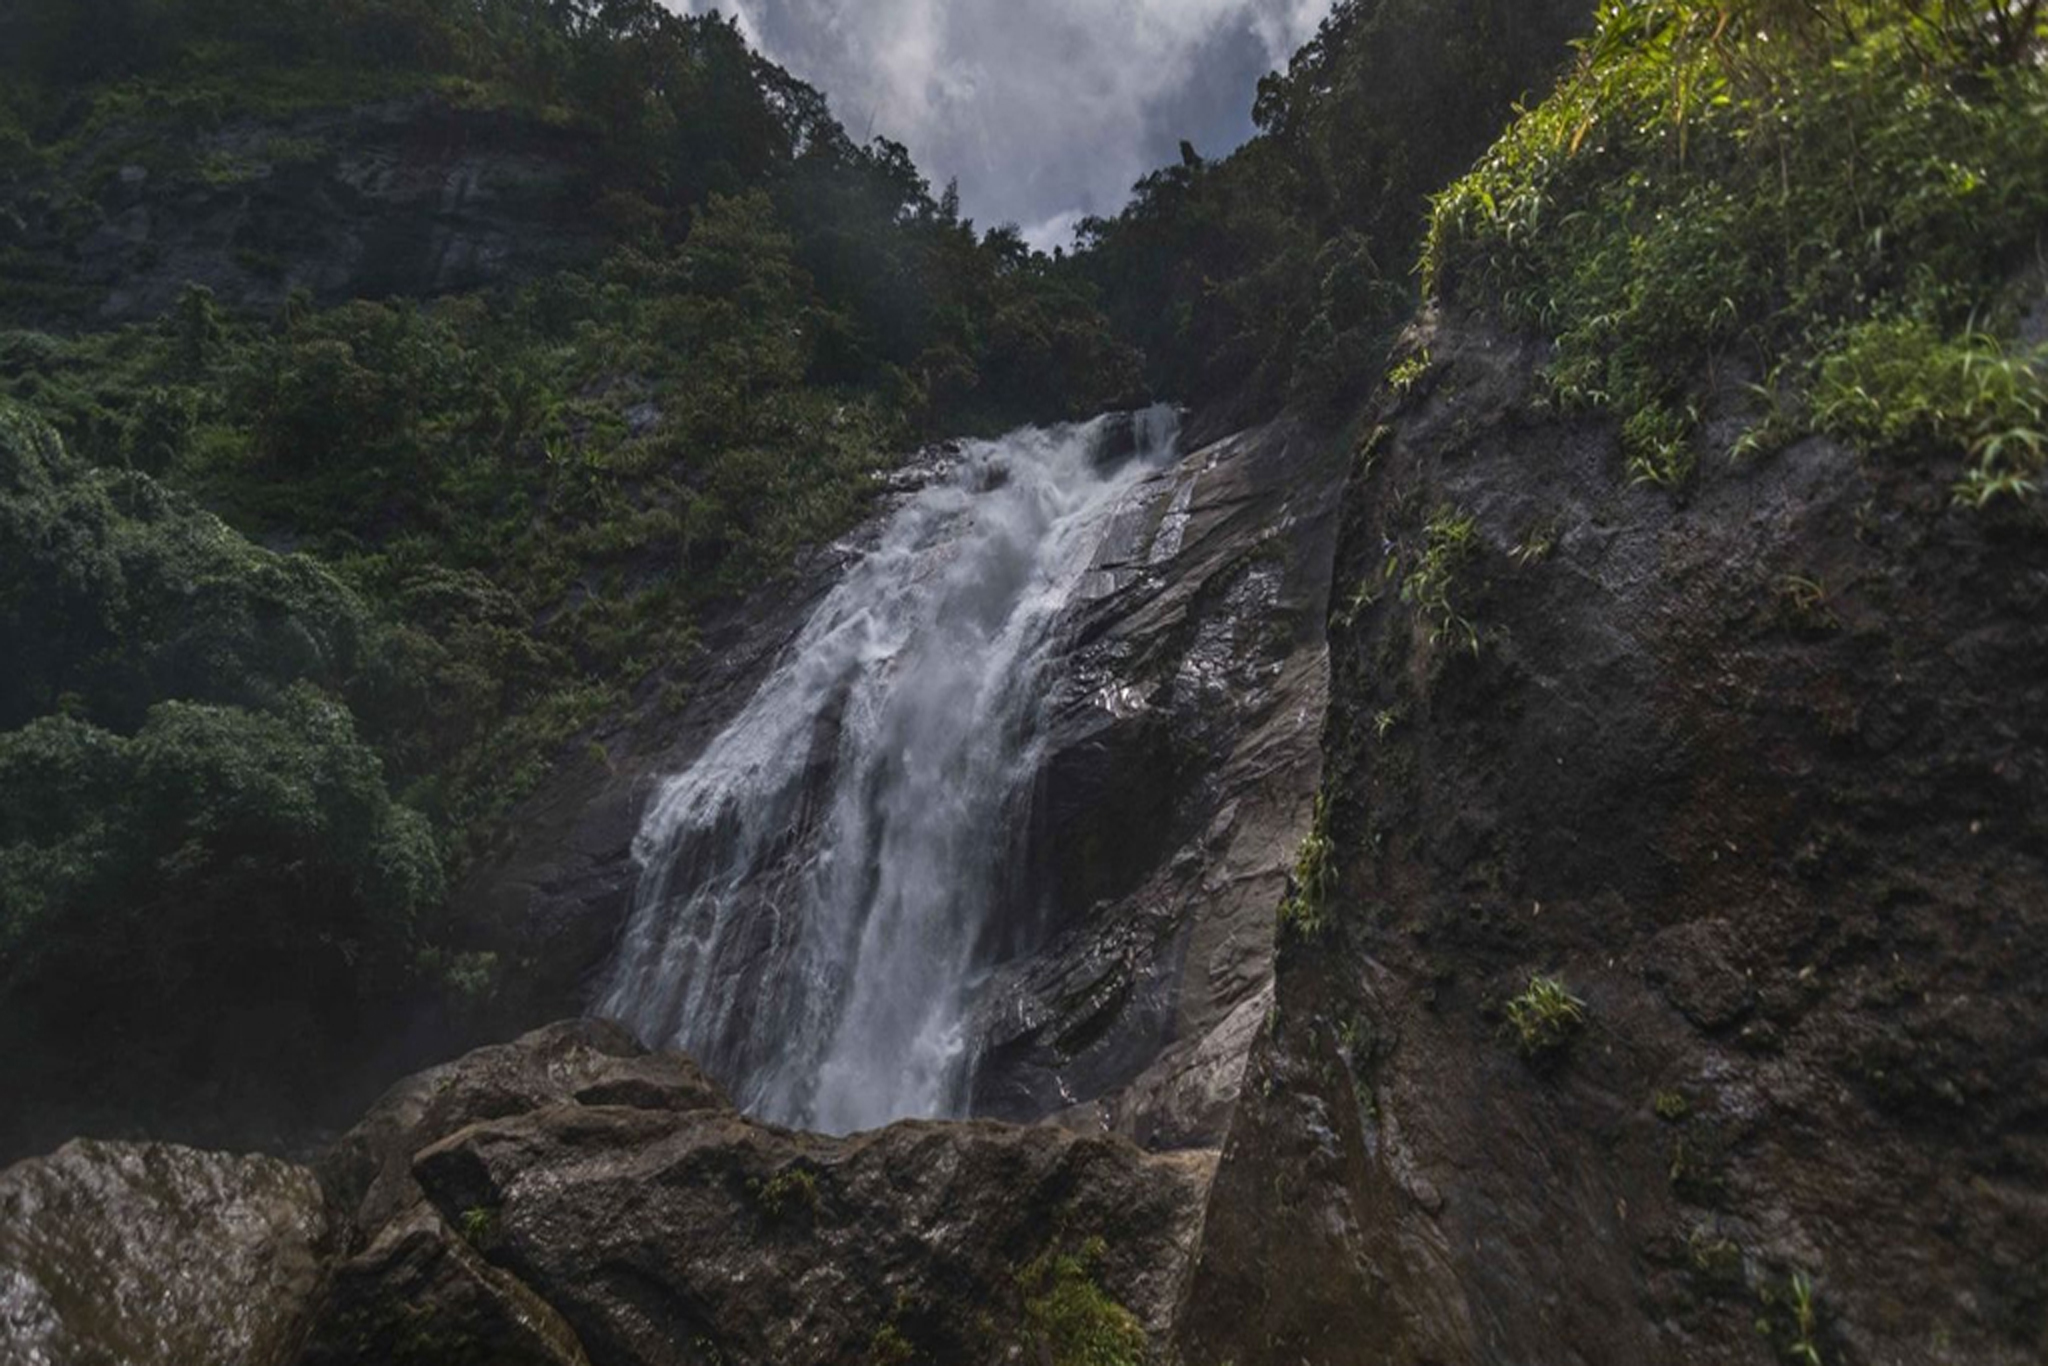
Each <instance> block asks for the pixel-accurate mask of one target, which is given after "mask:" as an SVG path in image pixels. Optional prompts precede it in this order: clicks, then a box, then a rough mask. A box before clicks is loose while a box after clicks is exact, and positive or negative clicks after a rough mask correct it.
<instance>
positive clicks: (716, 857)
mask: <svg viewBox="0 0 2048 1366" xmlns="http://www.w3.org/2000/svg"><path fill="white" fill-rule="evenodd" d="M1109 431H1110V429H1109V427H1108V424H1107V423H1106V422H1103V421H1098V422H1095V423H1090V424H1087V425H1084V426H1078V427H1068V428H1059V429H1054V430H1048V431H1026V432H1021V433H1018V434H1016V435H1013V436H1011V437H1008V438H1006V439H1004V440H1002V441H998V442H988V443H977V444H975V445H972V446H970V447H968V448H967V449H966V450H965V451H964V452H963V455H962V458H961V460H960V463H959V467H958V469H957V471H956V472H955V474H954V476H953V477H952V478H951V479H950V480H947V481H945V482H942V483H940V484H937V485H934V486H932V487H930V488H927V489H926V490H924V491H923V492H922V493H919V494H918V495H916V496H915V497H914V498H912V499H911V500H910V501H909V502H908V503H907V504H906V505H905V506H904V507H903V508H902V509H901V510H900V511H898V512H897V513H896V515H895V516H894V517H893V518H892V519H891V520H890V522H889V524H888V525H887V527H886V529H885V530H884V532H883V534H882V538H881V541H880V544H879V545H878V546H877V547H876V548H875V549H874V550H873V551H872V552H871V553H870V554H868V555H867V556H866V557H865V558H864V559H863V560H862V561H861V562H859V563H858V564H857V565H855V566H854V567H853V569H852V570H851V571H850V572H849V573H848V574H847V575H846V577H845V579H844V580H843V581H842V582H841V583H840V585H839V586H838V587H837V588H836V589H835V590H834V591H833V592H832V593H831V594H830V595H829V596H828V597H827V598H826V599H825V601H824V602H823V604H822V605H821V606H819V608H818V609H817V611H816V612H815V613H814V614H813V615H812V617H811V619H810V621H809V622H808V623H807V625H806V626H805V628H804V630H803V632H802V634H801V635H800V636H799V638H798V639H797V641H796V643H795V644H794V645H793V646H792V647H791V649H790V651H789V652H788V654H787V655H786V656H785V658H784V660H783V661H782V662H781V663H780V664H779V665H778V667H777V668H776V670H775V671H774V673H773V674H772V675H771V676H770V677H769V678H768V680H767V681H766V682H765V683H764V684H763V685H762V686H761V688H760V690H759V691H758V692H757V693H756V694H755V695H754V697H753V699H752V700H751V701H750V702H749V703H748V704H747V706H746V708H745V709H744V710H743V711H742V712H741V713H740V714H739V716H738V717H737V718H736V719H735V720H734V721H733V722H732V723H731V725H730V726H728V727H727V728H726V730H725V731H724V732H723V733H722V734H721V735H720V736H719V737H718V738H717V739H716V740H715V741H714V742H713V743H712V744H711V745H710V747H709V748H708V749H707V750H706V751H705V752H704V754H703V756H702V757H701V758H700V759H699V760H698V761H697V762H696V763H695V764H694V765H693V766H692V767H691V768H690V769H689V770H688V771H687V772H685V773H683V774H681V775H680V776H678V777H676V778H673V779H671V780H669V781H668V783H667V784H666V785H665V786H664V788H663V790H662V791H661V793H660V794H659V796H658V797H657V799H656V800H655V801H654V803H653V804H652V805H651V807H650V808H649V812H648V814H647V816H646V818H645V820H644V822H643V824H642V827H641V830H640V833H639V836H638V839H637V840H636V842H635V846H634V855H635V858H636V859H637V860H638V862H639V864H640V868H641V875H640V884H639V887H638V890H637V891H636V893H635V898H634V906H633V912H632V916H631V918H630V920H629V922H628V926H627V930H626V934H625V938H624V940H623V942H622V943H621V945H620V948H619V951H618V954H617V956H616V958H615V960H614V963H613V966H612V970H611V975H610V978H609V980H608V982H607V984H606V987H605V989H604V991H603V993H602V994H601V997H600V999H599V1002H598V1005H597V1011H598V1013H599V1014H602V1015H606V1016H609V1017H611V1018H613V1019H617V1020H619V1021H621V1022H623V1023H625V1024H626V1025H627V1026H628V1027H630V1028H632V1029H633V1030H634V1031H635V1032H636V1033H638V1034H639V1035H640V1036H641V1037H642V1038H643V1039H645V1040H647V1041H648V1042H649V1043H652V1044H661V1045H674V1046H677V1047H680V1048H682V1049H684V1050H686V1051H688V1052H690V1053H692V1054H693V1055H695V1056H696V1057H697V1058H698V1059H699V1060H700V1061H702V1062H703V1063H704V1064H705V1065H706V1066H707V1067H708V1068H709V1069H710V1070H711V1071H712V1072H713V1073H714V1074H715V1075H717V1076H718V1077H719V1078H720V1079H721V1080H722V1081H723V1082H724V1083H725V1084H726V1085H727V1086H728V1087H729V1088H731V1089H732V1090H733V1091H734V1092H735V1094H736V1098H737V1099H738V1100H739V1101H740V1103H741V1105H742V1106H743V1107H744V1108H746V1109H747V1110H749V1111H750V1112H752V1113H754V1114H757V1115H759V1116H761V1117H763V1118H766V1119H769V1120H772V1121H776V1122H780V1123H785V1124H791V1125H800V1126H804V1127H809V1128H814V1129H820V1130H824V1131H826V1132H832V1133H850V1132H854V1131H857V1130H862V1129H868V1128H873V1127H876V1126H878V1125H881V1124H885V1123H888V1122H890V1121H893V1120H896V1119H903V1118H948V1117H956V1116H958V1115H960V1114H962V1113H963V1112H964V1110H965V1107H966V1102H967V1091H968V1086H969V1083H970V1081H971V1070H972V1065H973V1061H974V1060H973V1058H972V1057H971V1056H970V1053H971V1043H970V1041H969V1040H968V1039H967V1038H966V1037H965V1030H964V1026H965V1021H966V1019H967V1016H968V1012H969V1009H970V1008H971V1006H972V1004H973V994H974V987H975V983H976V981H977V979H978V978H980V977H981V976H982V975H983V974H984V973H985V971H986V970H987V969H988V968H989V967H990V966H992V964H990V963H988V962H986V961H983V960H984V958H985V955H986V954H987V952H988V950H987V947H986V946H987V944H988V943H989V942H990V939H991V938H992V936H991V933H990V932H991V931H992V930H993V929H994V928H995V927H994V926H993V925H991V923H990V920H991V917H992V916H994V915H996V914H998V913H999V912H1000V910H1001V908H1002V907H1003V906H1004V904H1005V898H1004V893H1005V890H1006V889H1005V887H1004V886H1003V881H1004V878H1005V874H1006V871H1007V870H1008V869H1009V868H1010V867H1011V866H1013V862H1014V859H1015V856H1016V855H1017V854H1018V852H1019V848H1018V846H1019V839H1018V837H1017V836H1016V833H1015V832H1016V831H1017V830H1019V829H1020V828H1021V825H1022V817H1023V814H1024V813H1023V807H1024V805H1025V803H1026V802H1027V801H1028V796H1029V788H1030V784H1031V780H1032V777H1033V775H1034V772H1035V769H1036V767H1037V753H1036V750H1037V744H1036V736H1037V734H1038V731H1039V727H1038V724H1037V722H1038V716H1039V705H1040V699H1041V698H1042V696H1043V694H1044V683H1045V681H1046V671H1047V669H1048V668H1049V667H1050V666H1051V663H1052V661H1053V658H1054V655H1055V654H1056V650H1057V645H1058V641H1057V634H1058V632H1057V627H1058V624H1059V622H1060V619H1061V617H1062V614H1063V612H1064V610H1065V609H1066V608H1067V606H1068V605H1069V603H1070V602H1071V601H1073V599H1074V598H1075V597H1076V595H1077V593H1079V592H1080V591H1081V590H1082V586H1083V584H1084V582H1085V581H1086V580H1087V578H1088V574H1089V570H1090V566H1091V564H1092V563H1093V562H1094V559H1095V554H1096V550H1097V548H1098V546H1099V545H1100V544H1101V542H1102V539H1103V536H1104V534H1105V532H1106V531H1107V529H1108V527H1109V526H1110V524H1111V521H1112V519H1113V517H1114V514H1115V512H1116V510H1117V508H1118V506H1119V504H1120V503H1122V502H1123V501H1124V500H1125V498H1126V496H1127V495H1128V494H1129V493H1130V492H1131V491H1132V489H1133V488H1134V487H1135V486H1136V485H1137V484H1138V483H1140V482H1141V481H1142V480H1143V479H1144V478H1145V477H1146V476H1147V475H1148V474H1149V473H1150V472H1151V471H1152V470H1154V469H1156V468H1157V467H1158V466H1159V465H1160V464H1161V463H1162V462H1164V461H1166V460H1168V459H1170V458H1171V454H1172V451H1173V448H1174V444H1175V441H1176V438H1177V431H1176V423H1175V420H1174V417H1173V415H1172V414H1171V413H1170V412H1169V411H1168V410H1165V409H1160V410H1155V411H1154V412H1151V413H1148V414H1144V415H1142V416H1141V417H1140V419H1139V421H1138V423H1137V436H1138V442H1137V446H1138V449H1137V452H1136V454H1135V455H1134V456H1133V457H1131V458H1129V459H1126V460H1123V461H1120V462H1112V461H1108V460H1105V459H1104V458H1103V457H1104V454H1105V451H1104V444H1105V441H1106V440H1107V439H1108V436H1109Z"/></svg>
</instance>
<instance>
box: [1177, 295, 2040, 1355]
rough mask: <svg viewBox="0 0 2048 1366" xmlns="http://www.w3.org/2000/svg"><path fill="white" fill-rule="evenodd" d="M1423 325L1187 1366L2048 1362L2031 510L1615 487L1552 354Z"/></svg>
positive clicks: (1833, 472) (1750, 489)
mask: <svg viewBox="0 0 2048 1366" xmlns="http://www.w3.org/2000/svg"><path fill="white" fill-rule="evenodd" d="M1416 343H1417V346H1418V348H1420V347H1425V346H1426V347H1427V354H1428V356H1430V357H1431V358H1433V365H1432V367H1431V370H1430V373H1429V377H1428V379H1427V381H1426V382H1425V383H1424V384H1422V385H1420V386H1418V388H1417V389H1416V390H1415V392H1414V393H1412V394H1411V395H1409V396H1408V397H1406V398H1404V399H1400V400H1397V401H1395V402H1394V403H1393V405H1392V406H1391V407H1390V408H1389V409H1387V410H1386V411H1384V412H1383V413H1382V414H1381V417H1382V419H1383V421H1384V423H1385V425H1384V427H1383V428H1382V429H1381V430H1380V431H1379V432H1378V433H1377V434H1375V436H1373V437H1372V438H1370V439H1369V440H1368V441H1367V442H1366V443H1365V445H1364V447H1363V449H1362V450H1361V452H1360V455H1361V470H1362V473H1361V475H1360V477H1358V478H1357V479H1355V480H1354V482H1353V485H1352V488H1351V490H1350V493H1349V495H1348V502H1347V510H1346V530H1345V537H1344V548H1343V550H1342V551H1341V553H1340V559H1339V571H1338V587H1337V589H1336V591H1335V598H1336V602H1337V604H1338V607H1337V611H1336V612H1335V614H1334V618H1333V619H1334V629H1333V652H1334V669H1335V676H1336V677H1335V684H1334V689H1333V692H1334V696H1335V698H1336V704H1335V707H1334V709H1333V714H1332V720H1331V725H1330V732H1329V738H1328V744H1327V749H1328V754H1329V762H1330V766H1331V767H1330V774H1329V780H1328V783H1327V786H1326V793H1327V820H1326V832H1325V833H1326V834H1327V837H1328V840H1329V842H1330V849H1331V856H1330V860H1329V865H1330V867H1331V868H1332V870H1333V874H1334V881H1333V882H1332V883H1331V884H1330V886H1329V890H1328V895H1327V896H1326V897H1324V898H1323V905H1322V908H1321V909H1322V914H1321V916H1320V922H1321V926H1322V927H1321V928H1320V930H1318V928H1317V919H1318V918H1317V917H1313V916H1302V917H1298V918H1297V920H1296V921H1295V923H1296V924H1297V926H1298V927H1299V928H1298V929H1297V931H1295V932H1294V933H1292V934H1291V935H1290V937H1289V938H1288V939H1287V941H1286V943H1285V945H1284V947H1283V950H1282V956H1281V964H1280V969H1279V973H1278V989H1277V999H1276V1003H1275V1011H1274V1016H1273V1021H1272V1023H1271V1025H1270V1027H1269V1028H1268V1029H1267V1030H1265V1031H1264V1032H1263V1034H1262V1037H1261V1040H1260V1042H1259V1044H1258V1045H1257V1047H1256V1049H1255V1052H1254V1060H1253V1063H1252V1067H1251V1074H1250V1077H1249V1080H1248V1084H1247V1086H1246V1088H1245V1099H1244V1101H1243V1102H1242V1103H1241V1105H1240V1107H1239V1109H1238V1112H1237V1116H1236V1119H1235V1123H1234V1125H1233V1129H1232V1133H1231V1137H1230V1139H1229V1143H1228V1146H1227V1147H1226V1149H1225V1153H1224V1157H1223V1161H1222V1165H1221V1168H1220V1172H1219V1175H1218V1178H1217V1186H1216V1191H1215V1195H1214V1198H1213V1200H1212V1204H1211V1208H1210V1214H1209V1222H1208V1229H1207V1235H1206V1243H1205V1247H1204V1250H1203V1253H1202V1257H1201V1265H1200V1268H1199V1270H1198V1272H1197V1276H1196V1280H1195V1288H1194V1292H1193V1295H1192V1297H1191V1300H1190V1316H1189V1320H1188V1323H1187V1325H1186V1330H1185V1332H1184V1335H1183V1346H1184V1348H1185V1353H1186V1356H1187V1358H1188V1360H1189V1361H1190V1362H1193V1363H1200V1364H1201V1366H1215V1364H1216V1363H1221V1362H1224V1361H1235V1362H1236V1363H1238V1366H1256V1364H1257V1363H1276V1364H1277V1363H1282V1362H1285V1363H1288V1366H1295V1363H1301V1362H1314V1363H1329V1364H1331V1366H1335V1364H1336V1363H1350V1362H1357V1363H1368V1362H1369V1363H1374V1364H1375V1366H1380V1364H1381V1363H1416V1364H1418V1366H1419V1363H1425V1362H1507V1361H1518V1362H1546V1363H1548V1362H1556V1363H1603V1364H1604V1363H1612V1364H1613V1366H1641V1364H1642V1363H1661V1362H1671V1363H1678V1362H1684V1363H1688V1366H1702V1364H1711V1363H1724V1362H1725V1363H1738V1362H1740V1363H1760V1362H1764V1361H1768V1360H1773V1359H1782V1360H1788V1361H1789V1360H1799V1361H1806V1362H1813V1361H1825V1362H1828V1363H1830V1364H1831V1366H1833V1364H1835V1363H1849V1364H1850V1366H1863V1364H1866V1363H1868V1364H1870V1366H1876V1363H1892V1362H1907V1361H1911V1362H1926V1363H1938V1364H1946V1363H1956V1364H1960V1363H1964V1362H1970V1363H1987V1364H1990V1363H2009V1364H2010V1366H2019V1363H2022V1362H2037V1361H2039V1360H2041V1359H2042V1356H2043V1354H2044V1352H2048V1282H2044V1280H2043V1275H2042V1269H2043V1268H2044V1267H2048V1151H2044V1149H2043V1146H2042V1142H2041V1120H2042V1116H2043V1115H2044V1114H2048V1070H2044V1068H2043V1065H2042V1059H2043V1058H2044V1057H2048V1023H2044V1022H2048V1009H2044V1007H2048V915H2044V911H2043V908H2044V907H2048V809H2044V794H2048V757H2044V756H2048V729H2044V721H2043V718H2044V717H2048V625H2044V621H2048V618H2044V615H2043V606H2044V602H2048V536H2044V534H2043V530H2042V523H2041V521H2040V519H2039V518H2038V516H2037V515H2036V514H2034V513H2033V512H2031V511H2027V510H2014V509H2010V508H2008V509H2003V510H2000V509H1992V510H1988V511H1985V512H1973V511H1966V510H1963V509H1961V508H1957V507H1954V506H1952V504H1951V499H1950V494H1949V487H1950V484H1951V483H1952V482H1953V480H1954V479H1955V477H1956V475H1957V470H1956V468H1955V467H1954V466H1949V467H1946V468H1944V467H1940V466H1939V465H1938V464H1934V465H1923V466H1920V467H1910V466H1902V465H1900V464H1898V463H1887V462H1882V461H1878V460H1875V459H1863V458H1859V457H1858V456H1857V455H1856V454H1855V453H1854V452H1852V451H1849V450H1846V449H1844V448H1842V447H1840V446H1838V445H1834V444H1832V443H1830V442H1827V441H1824V440H1818V439H1809V440H1806V441H1803V442H1801V443H1799V444H1797V445H1795V446H1793V447H1791V448H1790V449H1788V450H1785V451H1783V452H1782V453H1779V454H1777V455H1774V456H1770V457H1768V458H1762V459H1757V460H1752V461H1748V462H1743V463H1736V462H1731V461H1727V460H1722V459H1711V458H1710V459H1703V461H1702V463H1701V466H1700V469H1699V472H1698V475H1697V477H1696V480H1695V482H1694V484H1693V485H1692V486H1691V487H1689V488H1688V489H1686V490H1683V491H1680V492H1677V493H1673V492H1668V491H1663V490H1658V489H1655V488H1651V487H1645V486H1637V485H1632V484H1630V483H1629V481H1628V479H1627V477H1626V475H1625V474H1624V473H1623V464H1624V462H1623V458H1622V455H1621V453H1620V449H1619V443H1618V440H1617V437H1616V434H1615V433H1614V432H1613V431H1612V430H1611V428H1609V427H1608V426H1607V425H1606V424H1604V423H1602V422H1600V421H1598V420H1595V419H1592V418H1587V417H1583V416H1570V415H1561V414H1559V413H1557V412H1556V411H1555V410H1554V409H1551V408H1548V407H1545V406H1544V405H1542V404H1541V403H1540V402H1539V401H1538V396H1539V395H1540V393H1541V392H1542V390H1541V382H1540V380H1539V378H1538V367H1539V366H1540V365H1541V363H1542V360H1543V355H1542V351H1541V348H1540V347H1539V346H1537V345H1534V344H1529V343H1524V342H1522V341H1518V340H1515V339H1512V338H1508V337H1503V336H1501V335H1499V334H1498V333H1497V332H1495V331H1493V330H1491V329H1490V328H1489V327H1488V326H1487V325H1486V324H1485V323H1484V322H1483V321H1481V320H1475V319H1470V318H1465V319H1460V320H1457V321H1455V322H1454V323H1452V324H1450V325H1438V326H1436V327H1435V328H1434V329H1433V331H1432V332H1431V333H1430V334H1429V335H1427V336H1423V337H1419V338H1417V339H1416ZM1738 378H1739V377H1737V376H1730V377H1728V385H1729V396H1728V399H1727V401H1726V402H1725V403H1724V406H1723V408H1722V409H1721V410H1720V413H1719V414H1710V416H1709V433H1710V438H1711V439H1712V440H1713V441H1715V442H1717V443H1719V445H1720V447H1721V448H1722V449H1726V448H1727V445H1728V444H1729V443H1730V442H1731V441H1732V439H1733V437H1734V435H1735V434H1736V433H1737V432H1738V431H1739V427H1738V426H1737V425H1736V424H1737V423H1738V422H1739V421H1740V418H1739V416H1732V415H1729V414H1734V413H1736V412H1737V411H1738V409H1739V402H1740V394H1739V389H1738V387H1737V384H1736V381H1737V379H1738ZM1432 548H1434V549H1435V550H1436V551H1437V552H1438V553H1436V554H1434V555H1431V554H1430V553H1429V552H1430V551H1431V549H1432ZM1390 561H1391V563H1392V564H1393V566H1394V567H1393V568H1392V569H1391V570H1389V568H1388V566H1389V564H1390ZM1468 627H1469V630H1468ZM1537 976H1541V977H1545V978H1549V979H1551V980H1553V981H1555V982H1557V983H1559V984H1560V986H1561V990H1562V992H1563V994H1564V995H1565V996H1567V997H1572V998H1576V999H1577V1001H1579V1002H1581V1003H1582V1005H1581V1006H1580V1007H1579V1011H1580V1014H1579V1016H1578V1018H1576V1019H1575V1018H1573V1012H1572V1010H1571V1009H1570V1007H1569V1005H1568V1004H1567V1003H1565V1002H1562V1001H1560V1000H1558V998H1556V997H1552V998H1551V1001H1552V1007H1551V1013H1550V1015H1549V1016H1548V1017H1547V1018H1548V1021H1549V1023H1550V1024H1551V1025H1553V1026H1554V1028H1553V1029H1550V1030H1545V1029H1544V1028H1542V1027H1541V1020H1542V1018H1543V1017H1541V1015H1540V1012H1541V1009H1542V1003H1541V1002H1540V1001H1535V1000H1533V999H1529V998H1524V999H1522V1000H1519V1001H1518V998H1523V997H1524V994H1525V993H1527V992H1528V991H1529V989H1530V987H1531V985H1532V978H1534V977H1537ZM1517 1008H1519V1009H1521V1010H1522V1011H1523V1012H1525V1014H1524V1015H1523V1017H1522V1018H1524V1019H1529V1018H1532V1017H1530V1016H1528V1015H1527V1014H1526V1012H1528V1011H1531V1010H1535V1011H1538V1012H1539V1015H1538V1016H1537V1017H1535V1018H1537V1019H1538V1021H1539V1027H1538V1028H1537V1029H1536V1031H1535V1033H1534V1036H1533V1037H1530V1038H1527V1039H1523V1038H1522V1037H1521V1036H1520V1034H1519V1031H1518V1030H1517V1028H1516V1016H1515V1014H1514V1011H1515V1010H1516V1009H1517ZM1760 1328H1761V1331H1759V1329H1760Z"/></svg>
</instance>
